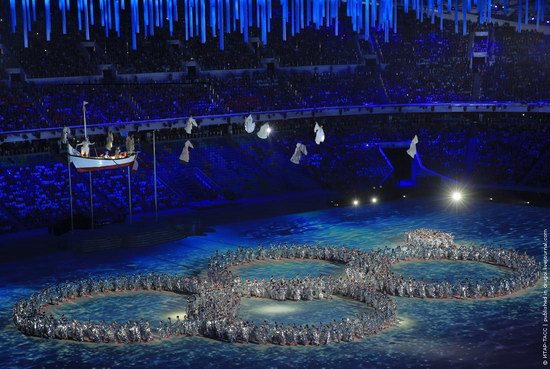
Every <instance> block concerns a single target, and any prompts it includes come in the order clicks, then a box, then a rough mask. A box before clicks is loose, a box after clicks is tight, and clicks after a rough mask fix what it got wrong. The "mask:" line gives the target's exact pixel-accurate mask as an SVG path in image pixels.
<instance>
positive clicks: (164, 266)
mask: <svg viewBox="0 0 550 369" xmlns="http://www.w3.org/2000/svg"><path fill="white" fill-rule="evenodd" d="M548 224H550V214H549V211H548V210H547V209H542V208H536V207H530V206H525V205H504V204H494V203H483V204H477V205H470V206H469V208H467V209H463V210H459V212H458V213H455V212H454V210H452V211H451V210H449V209H445V208H444V206H441V205H440V204H439V203H437V202H411V201H403V202H392V203H381V204H378V205H376V206H370V205H368V206H364V207H360V208H341V209H331V210H326V211H319V212H311V213H303V214H295V215H290V216H282V217H277V218H271V219H265V220H257V221H251V222H243V223H234V224H228V225H224V226H218V227H216V228H215V232H213V233H211V234H209V235H207V236H205V237H189V238H187V239H184V240H181V241H178V242H173V243H170V244H165V245H160V246H157V247H152V248H147V249H140V250H132V249H130V250H128V249H125V250H115V251H108V252H101V253H98V254H97V255H95V254H92V255H85V256H83V255H75V254H71V253H57V254H55V255H53V254H52V255H48V256H43V257H37V258H35V259H33V260H30V261H27V262H10V263H3V264H1V265H0V286H1V287H0V307H1V309H0V323H1V327H2V329H1V331H0V362H1V363H2V364H3V367H21V368H31V367H56V368H75V367H144V366H147V367H154V368H181V367H193V368H228V367H240V368H246V367H251V368H252V367H253V368H271V367H282V368H289V367H300V368H308V367H311V368H344V367H346V368H351V367H353V368H357V367H368V368H403V367H410V368H453V369H454V368H473V367H475V368H537V367H540V365H541V361H542V359H541V357H540V355H541V354H540V351H541V319H540V317H541V314H540V312H541V310H542V287H541V285H540V284H539V285H538V286H537V287H536V288H534V289H530V290H528V291H525V292H522V293H520V294H518V295H516V296H513V297H507V298H498V299H487V300H481V301H459V300H450V301H434V300H421V299H406V298H396V301H397V304H398V317H399V324H398V325H397V326H396V327H393V328H391V329H389V330H388V331H385V332H383V333H381V334H380V335H378V336H374V337H370V338H367V339H365V340H363V341H361V342H353V343H340V344H337V345H331V346H323V347H278V346H258V345H250V344H249V345H243V344H237V345H232V344H227V343H223V342H217V341H213V340H208V339H203V338H184V337H182V338H174V339H170V340H167V341H162V342H159V343H154V344H135V345H102V344H99V345H93V344H83V343H78V342H67V341H54V340H45V339H39V338H30V337H25V336H23V335H21V334H20V333H19V332H18V331H16V330H15V328H14V326H13V325H12V324H11V306H12V304H13V303H14V302H15V301H16V300H17V299H18V298H20V297H27V296H29V295H30V294H31V293H32V292H34V291H36V290H38V289H39V288H43V287H44V286H45V285H46V284H48V283H55V282H61V281H65V280H67V279H75V278H79V277H85V276H89V275H109V274H116V273H121V272H129V273H137V272H150V271H158V272H169V273H170V272H171V273H175V272H177V273H182V272H183V273H189V274H193V273H198V271H200V270H201V269H203V268H204V267H205V266H206V258H207V257H208V256H209V255H211V254H212V253H213V252H214V251H215V250H216V249H220V250H226V249H234V248H236V247H237V246H256V245H257V244H258V243H263V244H264V245H265V244H269V243H271V242H296V243H303V242H308V243H317V242H318V243H321V244H327V245H328V244H330V245H342V244H345V245H346V246H349V247H356V248H359V249H363V250H372V249H376V248H379V247H386V246H387V247H389V246H392V245H394V244H395V243H396V242H400V241H401V240H402V239H403V237H402V235H403V233H404V232H405V231H406V230H410V229H414V228H419V227H429V228H436V229H441V230H444V231H451V232H454V233H455V234H456V239H457V241H458V242H459V243H460V242H475V243H485V244H489V245H493V244H499V245H502V246H504V247H510V248H515V249H517V250H519V251H521V252H523V251H525V252H527V253H528V254H530V255H535V256H537V258H538V259H539V260H540V259H541V256H542V235H543V229H544V228H545V227H547V226H548ZM291 263H292V262H291ZM453 263H454V262H451V264H448V263H446V262H429V263H426V264H425V265H420V264H421V263H406V264H402V265H398V266H396V267H395V268H396V270H399V272H400V273H403V274H405V275H407V276H409V275H410V276H413V277H417V278H427V279H432V278H433V279H440V278H441V279H445V278H449V279H451V280H452V279H453V278H460V275H459V274H457V272H460V271H462V272H464V273H468V276H469V278H476V277H479V278H486V277H487V276H488V275H489V277H491V276H496V275H498V274H499V273H503V271H501V270H498V269H496V268H494V267H490V266H481V265H479V264H475V265H469V263H464V264H456V263H460V262H456V263H455V264H453ZM312 264H315V266H312ZM294 266H296V265H294ZM299 268H300V267H298V269H294V271H292V270H291V269H292V268H291V267H290V265H288V264H286V263H274V264H271V266H268V265H267V264H265V265H264V264H256V265H254V267H252V266H247V267H244V268H240V269H241V271H240V274H241V275H243V276H247V277H250V278H254V277H256V278H269V277H270V276H271V275H278V273H281V274H284V275H285V277H289V278H290V277H293V276H294V274H295V273H298V274H300V275H303V273H306V274H308V273H311V274H312V275H315V274H319V273H325V274H338V273H340V272H341V270H340V269H339V268H340V267H339V266H337V265H336V266H334V265H331V264H328V263H317V264H316V263H311V264H308V266H307V267H305V266H304V267H302V269H301V270H300V269H299ZM428 268H429V269H428ZM285 273H288V274H285ZM110 298H111V297H110V296H107V297H101V298H98V299H96V301H95V302H94V301H93V299H90V300H87V301H83V302H78V303H77V304H75V306H74V307H72V306H69V305H68V307H66V309H69V310H66V311H65V313H66V314H70V315H72V316H73V317H74V318H85V315H84V314H85V312H86V311H88V316H89V317H90V315H91V318H94V319H105V320H107V318H109V319H110V320H111V319H112V318H113V317H116V319H125V318H127V317H129V316H130V315H129V314H128V315H126V312H121V311H118V310H120V308H119V304H118V303H117V301H118V302H120V303H122V304H123V305H122V306H124V307H126V308H127V309H128V308H132V309H133V308H134V306H136V307H135V309H136V311H133V312H132V315H131V316H132V317H136V316H138V317H139V316H143V317H147V318H149V319H165V317H166V315H165V314H166V313H167V312H168V313H170V312H172V309H174V310H179V309H177V308H178V303H179V299H182V297H174V296H166V295H163V294H154V293H152V294H149V295H146V296H145V295H143V296H141V295H136V296H135V300H134V301H132V299H127V298H126V296H121V297H120V298H122V300H117V301H115V300H109V299H110ZM113 298H114V297H113ZM117 299H118V298H117ZM243 300H247V301H245V302H244V303H243V309H242V311H241V316H242V317H247V319H270V320H272V321H279V320H280V321H283V320H285V319H286V320H288V321H295V322H296V323H298V324H299V323H300V322H305V321H306V318H311V319H312V320H313V322H316V321H317V320H319V319H320V318H322V319H331V318H334V319H339V318H341V316H342V314H341V313H342V312H343V311H350V310H353V311H352V312H355V310H354V309H357V308H360V307H357V306H356V305H354V304H351V305H347V304H348V302H347V301H341V300H333V301H321V302H319V304H312V303H308V302H301V303H299V304H300V305H299V306H300V308H299V310H296V309H292V308H290V309H287V313H284V312H281V309H280V306H285V304H282V305H280V306H279V308H277V306H275V309H270V308H269V306H267V308H264V307H265V306H262V304H264V303H265V302H264V301H262V300H259V299H243ZM255 300H256V301H255ZM123 301H124V302H123ZM183 301H184V299H182V302H183ZM273 303H276V302H273V301H270V302H269V304H273ZM302 304H303V306H304V307H303V308H302ZM331 304H333V305H331ZM276 305H277V304H276ZM289 306H291V307H292V306H298V305H289ZM182 307H183V306H182ZM63 308H64V309H65V307H63ZM321 308H322V309H323V310H324V311H323V312H322V313H319V314H323V315H322V316H320V315H316V314H318V313H317V312H318V311H320V310H321ZM325 308H326V309H325ZM138 309H139V311H140V312H139V313H137V314H136V312H137V311H138ZM182 310H184V309H182ZM282 310H284V309H282ZM57 313H59V311H58V312H56V314H57ZM117 314H118V315H117Z"/></svg>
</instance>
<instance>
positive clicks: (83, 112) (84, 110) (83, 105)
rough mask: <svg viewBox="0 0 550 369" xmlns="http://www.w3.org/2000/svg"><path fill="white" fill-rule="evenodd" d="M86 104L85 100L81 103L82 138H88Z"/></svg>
mask: <svg viewBox="0 0 550 369" xmlns="http://www.w3.org/2000/svg"><path fill="white" fill-rule="evenodd" d="M86 104H87V102H86V101H84V102H83V103H82V115H83V116H84V138H88V134H87V133H86Z"/></svg>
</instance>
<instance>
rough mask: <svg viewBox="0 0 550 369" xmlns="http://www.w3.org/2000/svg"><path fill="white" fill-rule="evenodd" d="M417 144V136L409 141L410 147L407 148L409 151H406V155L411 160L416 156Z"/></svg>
mask: <svg viewBox="0 0 550 369" xmlns="http://www.w3.org/2000/svg"><path fill="white" fill-rule="evenodd" d="M417 143H418V136H417V135H414V138H413V139H412V141H411V145H410V146H409V149H408V150H407V154H409V156H410V157H411V158H413V159H414V157H415V156H416V144H417Z"/></svg>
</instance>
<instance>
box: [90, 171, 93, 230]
mask: <svg viewBox="0 0 550 369" xmlns="http://www.w3.org/2000/svg"><path fill="white" fill-rule="evenodd" d="M90 213H91V215H92V229H94V193H93V187H92V172H91V171H90Z"/></svg>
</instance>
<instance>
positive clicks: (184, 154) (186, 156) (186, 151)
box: [180, 140, 194, 163]
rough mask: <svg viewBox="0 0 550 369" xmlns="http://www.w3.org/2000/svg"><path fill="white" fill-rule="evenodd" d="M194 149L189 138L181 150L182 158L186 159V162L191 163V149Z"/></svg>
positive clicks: (182, 159)
mask: <svg viewBox="0 0 550 369" xmlns="http://www.w3.org/2000/svg"><path fill="white" fill-rule="evenodd" d="M190 148H191V149H194V147H193V144H192V143H191V141H189V140H187V141H186V142H185V146H184V147H183V150H182V151H181V155H180V160H181V161H184V162H186V163H189V149H190Z"/></svg>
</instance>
